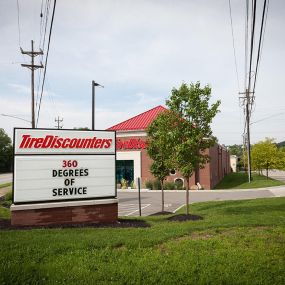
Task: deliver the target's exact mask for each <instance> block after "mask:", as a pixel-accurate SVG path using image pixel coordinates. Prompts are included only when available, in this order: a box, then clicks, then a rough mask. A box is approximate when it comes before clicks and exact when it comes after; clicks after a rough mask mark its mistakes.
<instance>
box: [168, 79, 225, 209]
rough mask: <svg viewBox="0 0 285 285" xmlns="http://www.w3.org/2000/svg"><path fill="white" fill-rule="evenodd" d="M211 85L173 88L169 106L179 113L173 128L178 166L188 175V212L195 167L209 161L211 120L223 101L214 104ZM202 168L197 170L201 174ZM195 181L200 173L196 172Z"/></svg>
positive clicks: (200, 166)
mask: <svg viewBox="0 0 285 285" xmlns="http://www.w3.org/2000/svg"><path fill="white" fill-rule="evenodd" d="M210 98H211V88H210V87H209V85H206V86H205V87H201V84H200V82H196V83H191V84H189V85H187V84H186V83H182V85H181V86H180V88H179V89H176V88H173V89H172V94H171V96H170V98H169V100H167V101H166V105H167V106H168V107H169V109H170V111H171V112H172V113H174V114H176V116H174V117H176V127H175V128H173V129H172V132H173V135H172V138H173V141H172V142H171V143H172V144H173V145H174V147H173V153H174V154H175V156H174V160H175V165H176V166H177V168H178V169H179V170H180V172H181V173H182V175H183V176H184V178H185V180H186V182H187V186H186V190H187V191H186V214H189V186H190V185H189V180H190V177H191V176H192V174H193V172H194V171H195V170H199V168H203V167H204V166H205V164H206V163H207V162H208V161H209V159H210V158H209V156H208V155H207V154H206V153H205V150H206V149H208V148H209V147H211V146H213V145H214V144H215V142H216V138H214V137H213V133H212V130H211V123H212V120H213V118H214V117H215V116H216V114H217V113H218V112H219V110H218V108H219V105H220V101H217V102H215V103H213V104H210V102H209V101H210ZM198 172H199V171H195V173H196V174H198ZM195 180H197V181H195V183H197V182H198V176H197V175H195Z"/></svg>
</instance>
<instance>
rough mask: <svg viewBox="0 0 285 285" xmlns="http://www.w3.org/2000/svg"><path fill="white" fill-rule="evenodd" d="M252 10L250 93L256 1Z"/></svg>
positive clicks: (254, 0)
mask: <svg viewBox="0 0 285 285" xmlns="http://www.w3.org/2000/svg"><path fill="white" fill-rule="evenodd" d="M252 2H253V4H252V5H253V10H252V25H251V43H250V57H249V74H248V91H249V92H250V87H251V69H252V58H253V46H254V34H255V19H256V0H253V1H252Z"/></svg>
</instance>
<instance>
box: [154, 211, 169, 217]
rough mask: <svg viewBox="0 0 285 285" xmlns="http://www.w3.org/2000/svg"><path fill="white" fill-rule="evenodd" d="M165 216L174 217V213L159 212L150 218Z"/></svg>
mask: <svg viewBox="0 0 285 285" xmlns="http://www.w3.org/2000/svg"><path fill="white" fill-rule="evenodd" d="M164 215H173V213H172V212H166V211H164V212H157V213H154V214H151V215H150V216H164Z"/></svg>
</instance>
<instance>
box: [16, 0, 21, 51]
mask: <svg viewBox="0 0 285 285" xmlns="http://www.w3.org/2000/svg"><path fill="white" fill-rule="evenodd" d="M17 15H18V17H17V18H18V42H19V46H21V29H20V5H19V0H17Z"/></svg>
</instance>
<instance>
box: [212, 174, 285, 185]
mask: <svg viewBox="0 0 285 285" xmlns="http://www.w3.org/2000/svg"><path fill="white" fill-rule="evenodd" d="M280 185H284V183H283V182H281V181H278V180H275V179H272V178H270V177H268V179H267V178H266V176H264V175H258V174H256V173H253V174H252V181H251V183H248V176H247V173H245V172H237V173H230V174H228V175H227V176H225V177H224V179H223V180H222V181H221V182H220V183H218V184H217V185H216V187H215V189H251V188H264V187H271V186H280Z"/></svg>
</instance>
